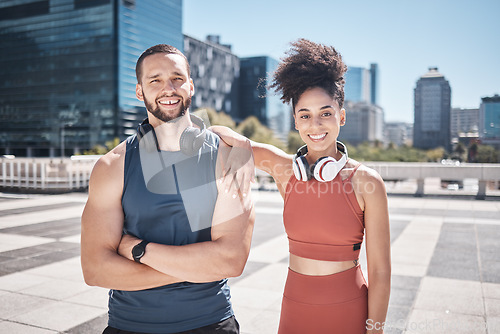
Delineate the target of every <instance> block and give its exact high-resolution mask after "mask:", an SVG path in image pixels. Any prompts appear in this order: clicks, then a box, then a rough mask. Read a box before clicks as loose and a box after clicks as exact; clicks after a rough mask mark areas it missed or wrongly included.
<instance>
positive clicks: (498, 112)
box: [479, 94, 500, 148]
mask: <svg viewBox="0 0 500 334" xmlns="http://www.w3.org/2000/svg"><path fill="white" fill-rule="evenodd" d="M479 138H480V139H481V142H482V143H484V144H488V145H494V146H496V147H497V148H500V95H498V94H497V95H494V96H491V97H483V98H482V99H481V107H480V109H479Z"/></svg>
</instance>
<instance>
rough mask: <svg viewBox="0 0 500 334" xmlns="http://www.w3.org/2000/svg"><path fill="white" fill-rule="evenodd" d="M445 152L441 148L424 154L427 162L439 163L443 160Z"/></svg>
mask: <svg viewBox="0 0 500 334" xmlns="http://www.w3.org/2000/svg"><path fill="white" fill-rule="evenodd" d="M445 154H446V150H445V149H444V148H443V147H438V148H434V149H431V150H428V151H427V152H426V156H427V160H428V161H431V162H439V161H441V159H443V158H444V156H445Z"/></svg>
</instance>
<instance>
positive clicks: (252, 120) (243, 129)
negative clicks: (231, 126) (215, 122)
mask: <svg viewBox="0 0 500 334" xmlns="http://www.w3.org/2000/svg"><path fill="white" fill-rule="evenodd" d="M235 131H236V132H238V133H240V134H242V135H243V136H245V137H247V138H248V139H250V140H253V141H256V142H259V143H266V144H271V145H274V146H276V147H278V148H280V149H282V150H285V149H286V145H285V143H283V142H282V141H281V140H280V139H278V138H276V137H275V136H274V133H273V131H272V130H271V129H269V128H268V127H265V126H264V125H262V123H260V121H259V120H258V118H257V117H255V116H249V117H247V118H245V120H243V122H241V123H240V124H239V125H238V126H237V127H236V130H235Z"/></svg>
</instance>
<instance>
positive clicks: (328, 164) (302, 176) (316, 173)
mask: <svg viewBox="0 0 500 334" xmlns="http://www.w3.org/2000/svg"><path fill="white" fill-rule="evenodd" d="M337 149H338V150H339V152H340V153H342V157H341V158H340V159H339V160H338V161H337V160H336V159H335V158H333V157H329V156H326V157H321V158H319V159H318V160H317V161H316V162H315V163H314V164H312V165H311V166H309V163H308V162H307V159H306V157H305V155H306V154H307V152H308V150H307V145H304V146H302V147H301V148H299V149H298V150H297V153H296V154H295V156H294V158H293V172H294V174H295V177H296V178H297V180H300V181H308V180H310V179H311V178H312V177H314V178H315V179H316V180H318V181H320V182H329V181H331V180H333V179H334V178H335V177H336V176H337V174H338V173H339V172H340V170H341V169H342V168H344V166H345V164H346V163H347V158H348V155H347V147H346V146H345V145H344V144H343V143H342V142H339V141H337Z"/></svg>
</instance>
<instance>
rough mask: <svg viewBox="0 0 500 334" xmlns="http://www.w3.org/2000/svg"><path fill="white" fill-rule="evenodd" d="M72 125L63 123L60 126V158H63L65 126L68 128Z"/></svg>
mask: <svg viewBox="0 0 500 334" xmlns="http://www.w3.org/2000/svg"><path fill="white" fill-rule="evenodd" d="M72 125H73V123H63V124H62V125H61V158H64V128H65V127H66V126H68V127H70V126H72Z"/></svg>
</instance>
